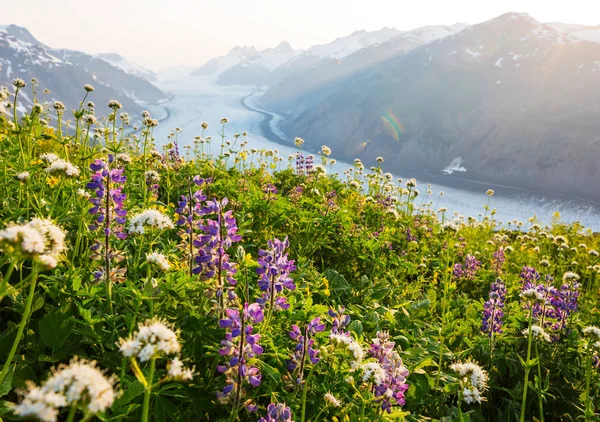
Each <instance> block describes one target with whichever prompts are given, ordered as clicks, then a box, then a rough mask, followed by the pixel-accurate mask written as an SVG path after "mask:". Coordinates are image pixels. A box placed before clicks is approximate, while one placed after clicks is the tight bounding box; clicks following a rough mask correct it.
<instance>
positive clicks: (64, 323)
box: [40, 309, 73, 350]
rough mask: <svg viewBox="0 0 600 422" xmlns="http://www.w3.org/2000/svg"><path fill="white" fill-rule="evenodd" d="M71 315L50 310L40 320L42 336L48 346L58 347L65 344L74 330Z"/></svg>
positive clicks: (59, 310)
mask: <svg viewBox="0 0 600 422" xmlns="http://www.w3.org/2000/svg"><path fill="white" fill-rule="evenodd" d="M69 317H70V315H68V314H67V313H66V312H61V309H58V310H57V311H56V312H54V311H53V312H50V313H48V314H46V315H45V316H44V318H42V320H41V321H40V337H41V338H42V341H43V342H44V344H45V345H46V346H49V347H52V349H53V350H54V349H57V348H59V347H61V346H62V345H63V344H65V341H67V339H68V338H69V336H70V335H71V333H72V332H73V323H72V322H71V321H70V320H69Z"/></svg>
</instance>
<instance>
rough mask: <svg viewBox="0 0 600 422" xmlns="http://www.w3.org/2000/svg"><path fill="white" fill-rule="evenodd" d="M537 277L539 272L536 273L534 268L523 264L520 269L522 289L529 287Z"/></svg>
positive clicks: (538, 277)
mask: <svg viewBox="0 0 600 422" xmlns="http://www.w3.org/2000/svg"><path fill="white" fill-rule="evenodd" d="M539 279H540V273H538V272H537V271H536V269H535V268H533V267H528V266H524V267H523V268H522V269H521V280H522V281H523V290H526V289H529V288H531V287H532V286H533V285H534V284H535V282H537V281H538V280H539Z"/></svg>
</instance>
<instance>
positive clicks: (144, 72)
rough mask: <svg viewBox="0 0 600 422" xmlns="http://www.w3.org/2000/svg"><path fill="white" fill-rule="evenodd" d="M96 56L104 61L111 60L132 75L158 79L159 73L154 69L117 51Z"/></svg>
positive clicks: (111, 62) (153, 79)
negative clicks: (135, 61)
mask: <svg viewBox="0 0 600 422" xmlns="http://www.w3.org/2000/svg"><path fill="white" fill-rule="evenodd" d="M96 57H98V58H101V59H102V60H104V61H107V62H109V63H110V64H111V65H113V66H114V67H118V68H119V69H121V70H122V71H123V72H125V73H128V74H130V75H135V76H139V77H140V78H143V79H147V80H149V81H150V82H156V81H158V75H157V74H156V72H153V71H152V70H149V69H146V68H145V67H143V66H141V65H139V64H137V63H134V62H132V61H130V60H127V59H126V58H125V57H123V56H121V55H120V54H117V53H103V54H98V55H97V56H96Z"/></svg>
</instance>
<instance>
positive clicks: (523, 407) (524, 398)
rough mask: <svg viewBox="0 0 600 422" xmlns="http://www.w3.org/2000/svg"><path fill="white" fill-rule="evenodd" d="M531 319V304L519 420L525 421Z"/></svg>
mask: <svg viewBox="0 0 600 422" xmlns="http://www.w3.org/2000/svg"><path fill="white" fill-rule="evenodd" d="M532 321H533V306H532V307H531V309H530V310H529V329H528V330H527V331H528V334H527V360H526V361H525V379H524V383H523V399H522V400H521V416H520V418H519V420H520V422H525V404H526V403H527V387H528V386H529V370H530V367H529V360H530V359H531V340H532V335H531V323H532Z"/></svg>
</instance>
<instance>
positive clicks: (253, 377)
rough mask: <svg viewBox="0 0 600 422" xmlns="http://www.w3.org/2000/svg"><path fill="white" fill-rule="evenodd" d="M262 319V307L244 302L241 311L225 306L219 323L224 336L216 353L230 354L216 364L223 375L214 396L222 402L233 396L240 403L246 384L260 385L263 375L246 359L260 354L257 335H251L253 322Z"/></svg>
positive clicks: (258, 321) (256, 322)
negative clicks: (223, 330)
mask: <svg viewBox="0 0 600 422" xmlns="http://www.w3.org/2000/svg"><path fill="white" fill-rule="evenodd" d="M263 319H264V314H263V310H262V307H261V306H260V305H259V304H257V303H253V304H251V305H248V303H245V304H244V307H243V310H242V312H241V313H240V311H239V310H237V309H227V310H226V311H225V318H223V319H221V320H220V321H219V326H220V327H221V328H225V329H226V330H227V332H226V334H225V339H224V340H222V341H221V346H222V347H221V349H220V350H219V354H220V355H221V356H224V357H225V356H229V357H230V359H229V360H228V361H227V362H225V363H223V364H222V365H219V366H217V371H219V372H220V373H222V374H225V375H226V381H225V383H226V385H225V388H224V389H223V390H222V391H219V392H218V393H217V399H218V400H219V401H220V402H221V403H226V402H229V401H230V400H232V399H233V401H234V403H237V402H239V400H240V399H241V398H242V397H243V396H244V395H245V390H244V385H245V384H250V385H251V386H253V387H258V386H259V385H260V383H261V378H262V376H261V374H260V372H259V370H258V368H257V367H256V366H253V365H251V364H250V363H249V362H250V361H251V360H252V359H253V358H254V357H255V356H258V355H261V354H262V353H263V348H262V347H261V346H260V344H259V341H260V334H252V332H253V331H254V327H253V324H258V323H260V322H262V321H263ZM232 393H233V395H232Z"/></svg>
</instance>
